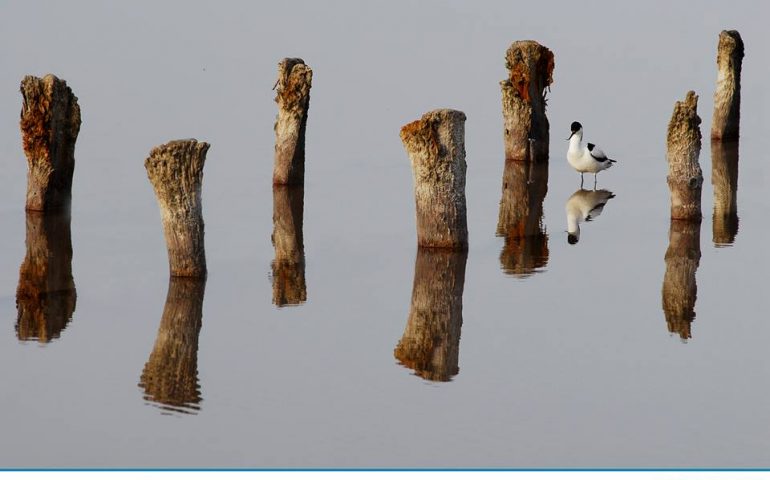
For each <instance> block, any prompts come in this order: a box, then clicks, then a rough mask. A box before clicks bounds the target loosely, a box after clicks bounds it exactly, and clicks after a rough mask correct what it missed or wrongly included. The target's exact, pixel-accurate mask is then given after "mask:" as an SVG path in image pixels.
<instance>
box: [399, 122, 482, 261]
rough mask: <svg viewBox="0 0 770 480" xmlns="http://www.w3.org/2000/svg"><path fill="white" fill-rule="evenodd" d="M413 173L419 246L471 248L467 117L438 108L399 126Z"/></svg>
mask: <svg viewBox="0 0 770 480" xmlns="http://www.w3.org/2000/svg"><path fill="white" fill-rule="evenodd" d="M401 141H402V142H403V144H404V148H406V151H407V153H408V154H409V159H410V160H411V163H412V172H413V174H414V197H415V201H416V207H417V244H418V245H419V246H421V247H436V248H452V249H466V248H468V224H467V218H466V206H465V170H466V165H465V114H464V113H463V112H459V111H457V110H446V109H445V110H434V111H432V112H428V113H426V114H425V115H423V116H422V118H421V119H420V120H416V121H414V122H412V123H409V124H407V125H404V126H403V127H402V128H401Z"/></svg>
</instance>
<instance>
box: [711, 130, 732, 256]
mask: <svg viewBox="0 0 770 480" xmlns="http://www.w3.org/2000/svg"><path fill="white" fill-rule="evenodd" d="M711 184H712V185H713V186H714V214H713V217H712V220H713V222H712V239H713V241H714V245H716V246H717V247H721V246H726V245H732V244H733V242H734V241H735V236H736V235H737V234H738V142H717V141H713V142H711Z"/></svg>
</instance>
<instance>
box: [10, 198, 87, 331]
mask: <svg viewBox="0 0 770 480" xmlns="http://www.w3.org/2000/svg"><path fill="white" fill-rule="evenodd" d="M26 244H27V254H26V256H25V257H24V261H23V262H22V264H21V268H20V269H19V286H18V288H17V289H16V310H17V319H16V335H17V336H18V338H19V340H22V341H26V340H37V341H38V342H40V343H47V342H50V341H51V340H53V339H55V338H58V337H59V335H60V334H61V332H62V330H64V328H65V327H66V326H67V324H68V323H69V322H70V320H71V319H72V314H73V313H74V312H75V303H76V301H77V292H76V290H75V282H74V280H73V279H72V239H71V235H70V213H69V210H67V209H65V210H64V211H62V212H60V213H49V214H43V213H40V212H27V240H26Z"/></svg>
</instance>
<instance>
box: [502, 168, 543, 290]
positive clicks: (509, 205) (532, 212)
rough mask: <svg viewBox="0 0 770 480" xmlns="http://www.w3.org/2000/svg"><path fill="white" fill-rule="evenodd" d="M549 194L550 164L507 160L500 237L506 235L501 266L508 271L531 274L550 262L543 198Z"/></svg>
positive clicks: (514, 273) (516, 274)
mask: <svg viewBox="0 0 770 480" xmlns="http://www.w3.org/2000/svg"><path fill="white" fill-rule="evenodd" d="M547 193H548V163H545V162H544V163H527V162H514V161H506V162H505V170H504V171H503V193H502V197H501V199H500V211H499V215H498V219H497V236H498V237H504V238H505V245H504V246H503V249H502V251H501V252H500V265H501V266H502V269H503V271H504V272H505V273H507V274H511V275H514V276H517V277H521V278H523V277H528V276H529V275H532V274H533V273H535V272H537V271H538V270H539V269H542V268H544V267H545V266H546V265H547V264H548V234H547V233H546V230H545V225H543V201H544V200H545V196H546V194H547Z"/></svg>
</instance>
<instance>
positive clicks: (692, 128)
mask: <svg viewBox="0 0 770 480" xmlns="http://www.w3.org/2000/svg"><path fill="white" fill-rule="evenodd" d="M700 124H701V119H700V117H699V116H698V95H696V94H695V92H694V91H692V90H690V91H689V92H687V96H686V97H685V99H684V101H678V102H676V104H675V105H674V113H673V114H672V115H671V121H670V122H669V123H668V136H667V143H668V144H669V145H671V144H672V142H675V141H678V140H679V137H681V136H683V135H695V136H697V146H698V150H700V143H701V133H700V128H699V126H700ZM693 140H696V139H693Z"/></svg>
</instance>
